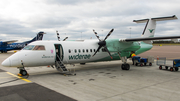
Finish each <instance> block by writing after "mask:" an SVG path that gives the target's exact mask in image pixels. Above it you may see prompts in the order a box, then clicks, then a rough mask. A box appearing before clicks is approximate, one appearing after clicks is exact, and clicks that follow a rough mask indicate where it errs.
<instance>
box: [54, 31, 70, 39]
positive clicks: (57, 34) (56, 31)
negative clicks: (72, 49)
mask: <svg viewBox="0 0 180 101" xmlns="http://www.w3.org/2000/svg"><path fill="white" fill-rule="evenodd" d="M56 33H57V38H58V41H60V36H59V33H58V31H56ZM66 39H68V37H66V38H64V40H63V41H66Z"/></svg>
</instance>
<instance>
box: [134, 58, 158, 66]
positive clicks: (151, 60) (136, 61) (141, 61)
mask: <svg viewBox="0 0 180 101" xmlns="http://www.w3.org/2000/svg"><path fill="white" fill-rule="evenodd" d="M132 61H133V65H136V66H138V64H140V66H143V64H144V66H146V65H147V63H149V66H152V63H154V57H153V56H148V58H141V57H139V56H134V57H133V58H132Z"/></svg>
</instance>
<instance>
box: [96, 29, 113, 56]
mask: <svg viewBox="0 0 180 101" xmlns="http://www.w3.org/2000/svg"><path fill="white" fill-rule="evenodd" d="M113 31H114V29H111V31H110V32H109V33H108V34H107V36H106V37H105V38H104V40H100V39H99V36H98V35H97V33H96V32H95V30H93V32H94V34H95V35H96V37H97V38H98V40H99V42H98V45H99V47H98V49H97V50H96V52H95V53H94V55H96V53H97V52H98V51H99V50H100V49H101V47H104V49H105V51H107V52H108V54H109V55H110V57H111V59H113V58H112V56H111V53H110V52H109V50H108V49H107V46H106V39H107V38H108V37H109V36H110V35H111V33H112V32H113ZM94 55H93V56H94Z"/></svg>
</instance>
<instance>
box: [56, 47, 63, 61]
mask: <svg viewBox="0 0 180 101" xmlns="http://www.w3.org/2000/svg"><path fill="white" fill-rule="evenodd" d="M54 46H55V49H56V61H63V58H64V52H63V47H62V45H61V44H54Z"/></svg>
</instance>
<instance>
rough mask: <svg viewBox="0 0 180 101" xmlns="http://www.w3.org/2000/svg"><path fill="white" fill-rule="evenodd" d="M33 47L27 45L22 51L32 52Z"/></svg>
mask: <svg viewBox="0 0 180 101" xmlns="http://www.w3.org/2000/svg"><path fill="white" fill-rule="evenodd" d="M34 46H35V45H27V46H26V47H24V48H23V50H32V49H33V48H34Z"/></svg>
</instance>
